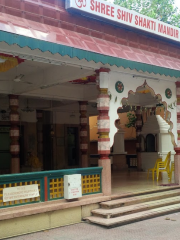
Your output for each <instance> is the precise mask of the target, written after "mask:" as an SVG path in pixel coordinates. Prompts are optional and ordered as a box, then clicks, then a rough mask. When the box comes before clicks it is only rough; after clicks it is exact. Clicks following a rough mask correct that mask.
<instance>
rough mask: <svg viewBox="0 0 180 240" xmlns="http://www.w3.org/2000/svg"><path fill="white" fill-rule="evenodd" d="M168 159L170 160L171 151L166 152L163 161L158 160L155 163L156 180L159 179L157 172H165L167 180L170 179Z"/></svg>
mask: <svg viewBox="0 0 180 240" xmlns="http://www.w3.org/2000/svg"><path fill="white" fill-rule="evenodd" d="M170 161H171V152H168V154H167V156H166V159H165V161H160V162H158V163H157V170H156V175H157V181H159V173H162V172H167V174H168V180H169V181H170V166H169V165H170Z"/></svg>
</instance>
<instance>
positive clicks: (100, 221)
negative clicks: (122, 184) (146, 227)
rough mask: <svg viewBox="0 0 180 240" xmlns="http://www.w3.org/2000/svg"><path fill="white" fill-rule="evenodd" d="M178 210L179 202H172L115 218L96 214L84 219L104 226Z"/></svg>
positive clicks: (114, 225)
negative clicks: (168, 204)
mask: <svg viewBox="0 0 180 240" xmlns="http://www.w3.org/2000/svg"><path fill="white" fill-rule="evenodd" d="M179 211H180V204H179V203H178V204H173V205H170V206H166V207H160V208H155V209H151V210H147V211H143V212H138V213H133V214H129V215H125V216H120V217H116V218H109V219H107V218H101V217H96V216H91V217H87V218H86V219H85V220H86V221H88V222H91V223H95V224H98V225H101V226H105V227H108V228H110V227H116V226H121V225H125V224H129V223H133V222H137V221H142V220H145V219H150V218H154V217H158V216H163V215H165V214H170V213H174V212H179Z"/></svg>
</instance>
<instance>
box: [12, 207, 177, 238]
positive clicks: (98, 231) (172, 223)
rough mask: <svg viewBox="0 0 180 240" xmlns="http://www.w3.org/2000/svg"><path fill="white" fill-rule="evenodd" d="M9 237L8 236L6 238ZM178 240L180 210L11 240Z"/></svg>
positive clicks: (63, 228) (68, 228) (72, 227)
mask: <svg viewBox="0 0 180 240" xmlns="http://www.w3.org/2000/svg"><path fill="white" fill-rule="evenodd" d="M8 239H9V238H8ZM96 239H97V240H101V239H102V240H146V239H147V240H180V212H177V213H175V214H170V215H166V216H163V217H158V218H153V219H150V220H145V221H142V222H137V223H133V224H129V225H126V226H121V227H116V228H112V229H106V228H102V227H99V226H96V225H91V224H88V223H84V222H83V223H79V224H74V225H70V226H65V227H60V228H56V229H52V230H47V231H43V232H38V233H33V234H28V235H24V236H18V237H14V238H11V240H96Z"/></svg>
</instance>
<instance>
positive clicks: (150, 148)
mask: <svg viewBox="0 0 180 240" xmlns="http://www.w3.org/2000/svg"><path fill="white" fill-rule="evenodd" d="M155 144H156V142H155V136H154V135H153V134H148V135H147V136H146V152H155V151H156V147H155Z"/></svg>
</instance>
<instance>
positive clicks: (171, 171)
mask: <svg viewBox="0 0 180 240" xmlns="http://www.w3.org/2000/svg"><path fill="white" fill-rule="evenodd" d="M173 172H174V162H171V170H170V173H169V176H168V178H169V179H170V182H171V180H172V173H173Z"/></svg>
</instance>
